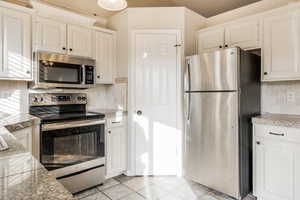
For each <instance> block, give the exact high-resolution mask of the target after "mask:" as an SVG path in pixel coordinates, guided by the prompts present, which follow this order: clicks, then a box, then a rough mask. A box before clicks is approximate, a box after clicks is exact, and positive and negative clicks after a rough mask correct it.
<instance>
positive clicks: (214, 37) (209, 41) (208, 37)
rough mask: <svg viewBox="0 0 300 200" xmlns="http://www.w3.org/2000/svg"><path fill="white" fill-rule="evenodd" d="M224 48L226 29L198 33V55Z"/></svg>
mask: <svg viewBox="0 0 300 200" xmlns="http://www.w3.org/2000/svg"><path fill="white" fill-rule="evenodd" d="M223 47H224V28H216V29H214V30H206V31H200V32H199V33H198V53H201V52H205V51H211V50H216V49H220V48H223Z"/></svg>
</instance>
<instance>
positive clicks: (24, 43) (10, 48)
mask: <svg viewBox="0 0 300 200" xmlns="http://www.w3.org/2000/svg"><path fill="white" fill-rule="evenodd" d="M0 17H1V22H0V25H1V26H0V38H1V39H0V45H1V46H0V79H21V80H31V79H32V65H31V56H32V55H31V15H30V14H27V13H23V12H20V11H15V10H12V9H8V8H0Z"/></svg>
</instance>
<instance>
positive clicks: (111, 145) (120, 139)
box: [106, 119, 127, 178]
mask: <svg viewBox="0 0 300 200" xmlns="http://www.w3.org/2000/svg"><path fill="white" fill-rule="evenodd" d="M125 124H126V123H124V119H121V120H115V119H108V123H107V128H106V178H111V177H115V176H118V175H120V174H122V173H124V172H125V170H126V169H127V167H126V166H127V128H126V127H127V126H126V125H125Z"/></svg>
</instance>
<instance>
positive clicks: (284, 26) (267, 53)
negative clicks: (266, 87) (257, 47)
mask: <svg viewBox="0 0 300 200" xmlns="http://www.w3.org/2000/svg"><path fill="white" fill-rule="evenodd" d="M299 42H300V30H299V12H298V11H291V12H286V13H282V14H279V15H276V16H271V17H267V18H265V19H264V44H263V68H264V71H263V72H264V76H263V79H264V80H293V79H300V67H299V48H300V45H299Z"/></svg>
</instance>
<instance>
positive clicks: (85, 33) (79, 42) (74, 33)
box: [68, 25, 92, 57]
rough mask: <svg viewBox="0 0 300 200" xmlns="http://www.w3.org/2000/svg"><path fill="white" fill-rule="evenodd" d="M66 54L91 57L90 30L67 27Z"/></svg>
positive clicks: (72, 26)
mask: <svg viewBox="0 0 300 200" xmlns="http://www.w3.org/2000/svg"><path fill="white" fill-rule="evenodd" d="M68 54H70V55H75V56H83V57H92V30H91V29H88V28H85V27H80V26H74V25H68Z"/></svg>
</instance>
